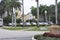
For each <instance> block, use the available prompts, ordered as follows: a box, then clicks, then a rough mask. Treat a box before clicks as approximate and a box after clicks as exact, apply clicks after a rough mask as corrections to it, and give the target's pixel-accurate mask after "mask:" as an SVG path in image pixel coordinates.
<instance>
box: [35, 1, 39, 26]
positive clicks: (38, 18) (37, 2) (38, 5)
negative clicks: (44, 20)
mask: <svg viewBox="0 0 60 40" xmlns="http://www.w3.org/2000/svg"><path fill="white" fill-rule="evenodd" d="M36 2H37V26H39V24H38V22H39V0H36Z"/></svg>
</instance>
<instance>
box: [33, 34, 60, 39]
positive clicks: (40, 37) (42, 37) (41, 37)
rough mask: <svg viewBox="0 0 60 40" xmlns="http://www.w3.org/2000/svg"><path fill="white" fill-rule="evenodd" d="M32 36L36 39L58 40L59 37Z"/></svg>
mask: <svg viewBox="0 0 60 40" xmlns="http://www.w3.org/2000/svg"><path fill="white" fill-rule="evenodd" d="M34 38H35V39H37V40H60V38H55V37H44V36H43V35H35V36H34Z"/></svg>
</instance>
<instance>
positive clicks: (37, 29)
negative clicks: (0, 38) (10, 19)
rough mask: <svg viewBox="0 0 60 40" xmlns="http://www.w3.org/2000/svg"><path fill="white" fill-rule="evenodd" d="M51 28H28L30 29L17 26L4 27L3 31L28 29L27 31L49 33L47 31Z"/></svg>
mask: <svg viewBox="0 0 60 40" xmlns="http://www.w3.org/2000/svg"><path fill="white" fill-rule="evenodd" d="M48 27H49V26H40V27H37V26H28V27H21V26H19V27H18V26H17V27H11V26H10V27H4V28H3V29H7V30H23V29H26V31H48V30H46V29H48Z"/></svg>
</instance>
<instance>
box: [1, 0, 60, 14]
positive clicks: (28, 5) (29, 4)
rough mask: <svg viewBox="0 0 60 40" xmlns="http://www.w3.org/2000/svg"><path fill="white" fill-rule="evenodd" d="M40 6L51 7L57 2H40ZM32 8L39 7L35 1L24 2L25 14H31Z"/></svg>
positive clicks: (52, 0) (45, 0) (44, 0)
mask: <svg viewBox="0 0 60 40" xmlns="http://www.w3.org/2000/svg"><path fill="white" fill-rule="evenodd" d="M0 1H1V0H0ZM20 1H21V0H20ZM58 2H60V0H58ZM40 4H42V5H48V6H49V5H51V4H55V0H39V5H40ZM32 6H34V7H36V6H37V5H36V1H35V0H24V14H27V13H29V12H30V11H31V7H32Z"/></svg>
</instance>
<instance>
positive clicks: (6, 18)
mask: <svg viewBox="0 0 60 40" xmlns="http://www.w3.org/2000/svg"><path fill="white" fill-rule="evenodd" d="M3 22H4V24H8V23H11V22H12V17H11V16H7V17H4V18H3Z"/></svg>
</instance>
